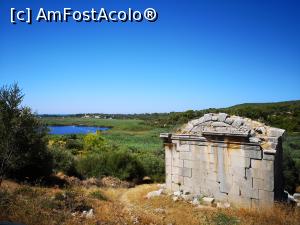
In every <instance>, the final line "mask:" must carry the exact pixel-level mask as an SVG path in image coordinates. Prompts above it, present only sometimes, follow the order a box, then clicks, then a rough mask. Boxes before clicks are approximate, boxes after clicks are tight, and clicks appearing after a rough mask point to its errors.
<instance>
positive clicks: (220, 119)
mask: <svg viewBox="0 0 300 225" xmlns="http://www.w3.org/2000/svg"><path fill="white" fill-rule="evenodd" d="M227 117H228V114H226V113H219V115H218V121H220V122H224V121H225V120H226V118H227Z"/></svg>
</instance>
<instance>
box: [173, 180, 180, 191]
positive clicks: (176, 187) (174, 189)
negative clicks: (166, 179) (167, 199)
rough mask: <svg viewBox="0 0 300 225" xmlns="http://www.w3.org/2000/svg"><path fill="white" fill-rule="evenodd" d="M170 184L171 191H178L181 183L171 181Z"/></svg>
mask: <svg viewBox="0 0 300 225" xmlns="http://www.w3.org/2000/svg"><path fill="white" fill-rule="evenodd" d="M171 186H172V188H171V191H173V192H174V191H180V186H181V185H179V184H177V183H174V182H172V184H171Z"/></svg>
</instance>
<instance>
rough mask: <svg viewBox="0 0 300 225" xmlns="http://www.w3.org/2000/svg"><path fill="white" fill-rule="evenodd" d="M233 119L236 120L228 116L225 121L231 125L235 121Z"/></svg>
mask: <svg viewBox="0 0 300 225" xmlns="http://www.w3.org/2000/svg"><path fill="white" fill-rule="evenodd" d="M233 121H234V119H232V118H230V117H228V118H226V119H225V123H227V124H229V125H231V124H232V123H233Z"/></svg>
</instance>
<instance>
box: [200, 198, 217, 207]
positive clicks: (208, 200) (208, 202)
mask: <svg viewBox="0 0 300 225" xmlns="http://www.w3.org/2000/svg"><path fill="white" fill-rule="evenodd" d="M202 201H203V204H204V205H209V206H211V205H212V204H213V202H214V201H215V199H214V198H209V197H204V198H202Z"/></svg>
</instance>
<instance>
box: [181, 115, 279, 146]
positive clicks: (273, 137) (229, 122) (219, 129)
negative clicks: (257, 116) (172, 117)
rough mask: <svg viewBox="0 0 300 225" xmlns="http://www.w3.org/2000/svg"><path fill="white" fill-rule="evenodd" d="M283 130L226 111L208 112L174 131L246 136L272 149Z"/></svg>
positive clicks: (198, 134)
mask: <svg viewBox="0 0 300 225" xmlns="http://www.w3.org/2000/svg"><path fill="white" fill-rule="evenodd" d="M284 132H285V130H283V129H279V128H274V127H269V126H267V125H265V124H263V123H261V122H258V121H254V120H251V119H249V118H243V117H239V116H230V115H228V114H226V113H217V114H214V113H209V114H205V115H204V116H203V117H201V118H199V119H195V120H191V121H190V122H188V123H187V124H185V125H184V126H183V127H181V128H180V129H178V130H177V131H176V134H184V135H188V134H189V135H196V136H204V137H205V136H208V135H214V136H228V137H229V136H231V137H248V138H249V142H253V143H260V144H261V145H262V146H265V147H263V149H274V147H275V146H274V147H272V146H271V145H272V143H276V144H277V141H278V138H279V137H281V136H282V135H283V134H284Z"/></svg>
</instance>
